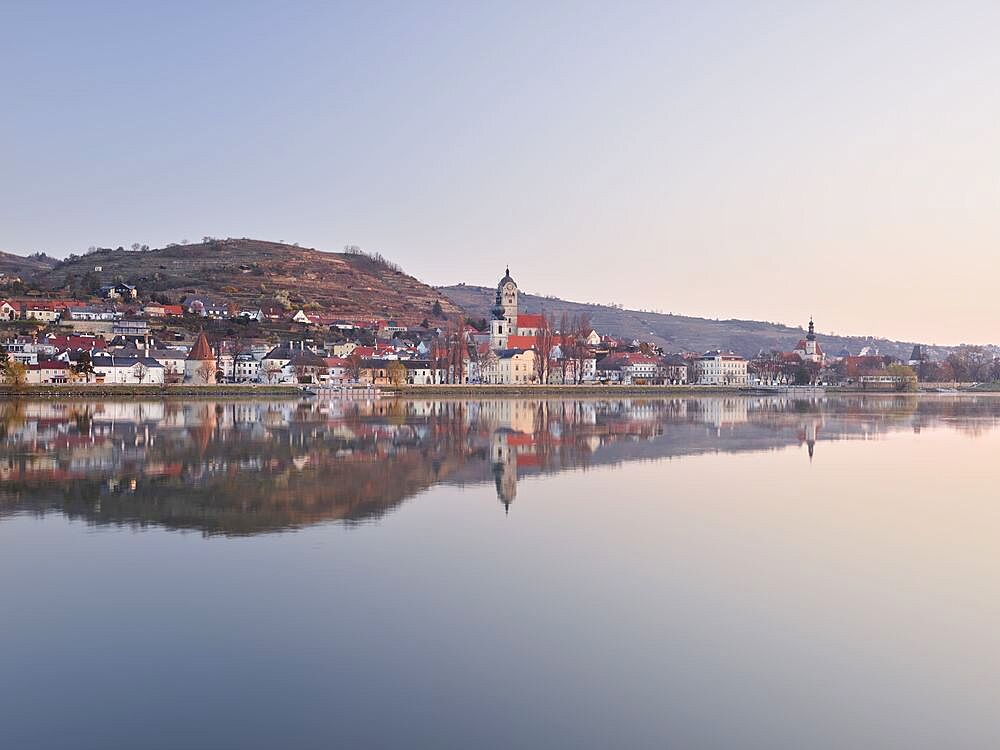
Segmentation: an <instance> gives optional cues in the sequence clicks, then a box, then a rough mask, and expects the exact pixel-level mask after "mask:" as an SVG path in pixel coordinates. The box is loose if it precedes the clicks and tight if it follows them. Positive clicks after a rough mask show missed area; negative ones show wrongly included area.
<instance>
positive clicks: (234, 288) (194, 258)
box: [35, 239, 462, 324]
mask: <svg viewBox="0 0 1000 750" xmlns="http://www.w3.org/2000/svg"><path fill="white" fill-rule="evenodd" d="M119 279H120V280H122V281H125V282H126V283H128V284H133V285H135V286H137V287H138V288H139V291H140V294H141V295H142V296H143V297H147V296H149V295H150V294H153V293H156V294H158V295H163V296H164V297H166V298H168V299H169V300H170V301H171V302H175V303H176V302H180V301H181V299H182V298H185V297H191V296H196V295H204V296H207V297H210V298H212V299H213V300H218V301H220V302H231V303H235V304H238V305H242V306H258V305H260V306H264V305H275V304H279V305H282V306H284V307H286V308H287V309H298V308H304V309H306V310H322V311H325V312H329V313H331V314H333V315H337V316H342V317H344V318H357V319H372V318H386V319H394V320H396V321H398V322H400V323H407V324H417V323H420V322H421V321H422V320H423V319H424V318H430V319H433V318H434V313H433V310H434V305H435V303H439V304H440V310H441V314H442V315H455V314H461V313H462V311H461V310H460V309H459V308H458V307H456V306H455V305H454V304H452V303H451V302H450V301H449V300H448V299H447V298H446V297H444V296H443V295H442V294H441V293H440V292H438V291H436V290H435V289H433V288H432V287H430V286H428V285H426V284H424V283H422V282H420V281H418V280H417V279H415V278H413V277H412V276H408V275H407V274H405V273H403V271H402V270H400V269H399V268H398V267H397V266H395V265H394V264H392V263H389V262H388V261H386V260H385V259H383V258H382V257H381V256H379V255H369V254H366V253H361V252H354V253H327V252H322V251H320V250H316V249H313V248H302V247H297V246H295V245H285V244H282V243H278V242H265V241H261V240H250V239H226V240H212V241H207V242H201V243H197V244H190V245H171V246H168V247H164V248H159V249H155V250H147V251H138V252H137V251H128V250H121V249H119V250H111V249H99V250H97V251H94V252H91V253H88V254H86V255H84V256H71V257H70V258H69V259H67V260H65V261H60V262H59V263H57V264H56V265H55V267H53V268H50V269H48V270H44V271H42V272H40V273H38V274H36V276H35V282H36V283H37V284H38V285H39V286H40V287H41V288H42V289H45V290H47V291H50V292H56V291H61V292H73V291H76V292H77V293H80V292H81V291H82V292H88V291H93V289H94V288H96V287H97V286H99V285H100V284H108V283H111V282H113V281H116V280H119Z"/></svg>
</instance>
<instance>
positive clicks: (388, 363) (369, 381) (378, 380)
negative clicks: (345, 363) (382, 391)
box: [358, 359, 399, 385]
mask: <svg viewBox="0 0 1000 750" xmlns="http://www.w3.org/2000/svg"><path fill="white" fill-rule="evenodd" d="M398 366H399V360H398V359H363V360H361V363H360V367H359V373H358V382H359V383H362V384H364V385H391V384H392V368H393V367H398Z"/></svg>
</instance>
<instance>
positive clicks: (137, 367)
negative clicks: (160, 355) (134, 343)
mask: <svg viewBox="0 0 1000 750" xmlns="http://www.w3.org/2000/svg"><path fill="white" fill-rule="evenodd" d="M91 365H92V366H93V368H94V379H95V381H96V382H97V383H119V384H126V385H143V384H146V385H162V384H163V382H164V369H163V365H161V364H160V363H159V362H157V361H156V360H155V359H153V358H152V357H133V356H119V355H116V354H114V353H107V354H103V353H102V354H98V355H95V356H94V357H93V359H91Z"/></svg>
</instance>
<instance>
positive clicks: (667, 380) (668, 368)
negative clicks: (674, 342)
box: [660, 355, 688, 385]
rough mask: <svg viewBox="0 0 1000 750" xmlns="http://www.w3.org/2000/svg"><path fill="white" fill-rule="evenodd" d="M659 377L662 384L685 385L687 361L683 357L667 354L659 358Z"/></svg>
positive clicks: (686, 380)
mask: <svg viewBox="0 0 1000 750" xmlns="http://www.w3.org/2000/svg"><path fill="white" fill-rule="evenodd" d="M660 377H661V379H662V382H663V384H664V385H686V384H687V382H688V363H687V362H686V361H685V360H684V358H683V357H679V356H677V355H668V356H666V357H661V358H660Z"/></svg>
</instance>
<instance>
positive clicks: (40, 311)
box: [24, 300, 61, 323]
mask: <svg viewBox="0 0 1000 750" xmlns="http://www.w3.org/2000/svg"><path fill="white" fill-rule="evenodd" d="M60 313H61V308H60V307H59V306H57V305H56V303H55V302H52V301H41V300H39V301H31V302H27V303H25V305H24V319H25V320H38V321H41V322H43V323H54V322H55V321H57V320H59V315H60Z"/></svg>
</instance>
